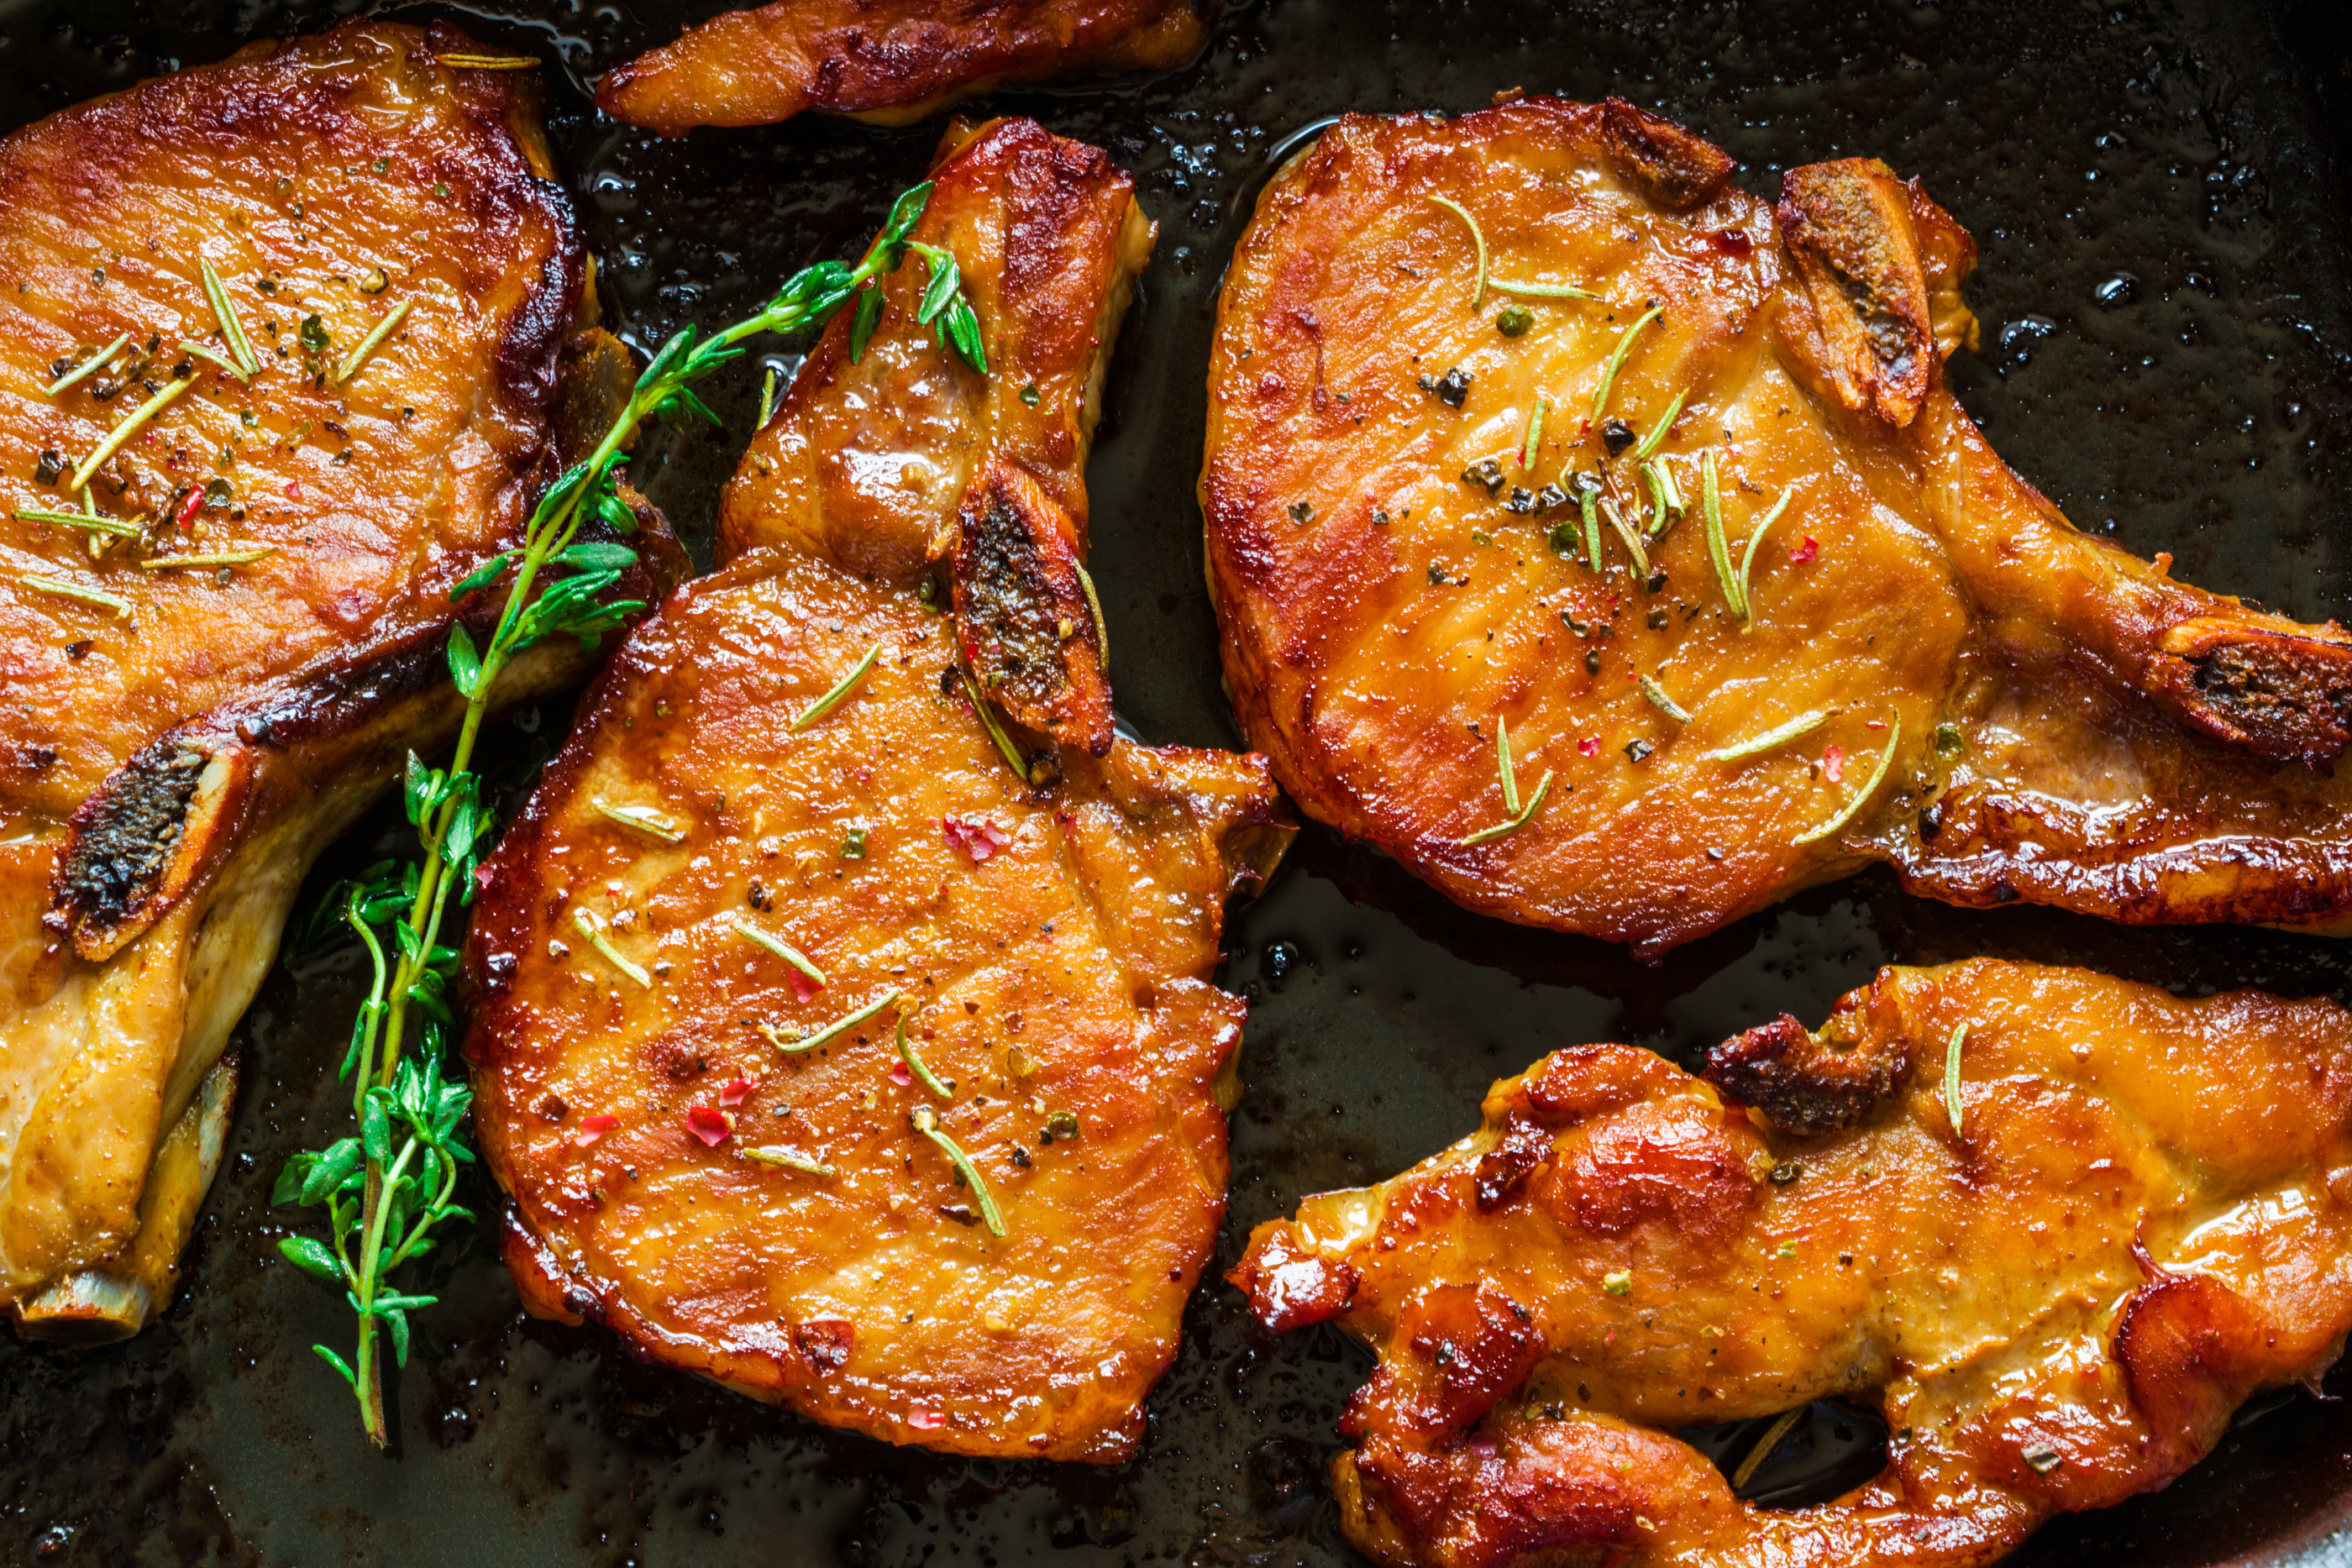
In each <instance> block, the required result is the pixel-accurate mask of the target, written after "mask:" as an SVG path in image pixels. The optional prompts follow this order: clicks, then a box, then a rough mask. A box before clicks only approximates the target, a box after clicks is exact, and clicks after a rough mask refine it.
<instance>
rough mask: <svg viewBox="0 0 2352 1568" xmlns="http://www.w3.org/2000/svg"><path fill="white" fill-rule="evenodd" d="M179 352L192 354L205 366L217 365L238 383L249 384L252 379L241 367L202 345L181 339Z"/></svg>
mask: <svg viewBox="0 0 2352 1568" xmlns="http://www.w3.org/2000/svg"><path fill="white" fill-rule="evenodd" d="M180 351H181V352H183V353H187V354H194V356H195V357H196V358H198V359H200V360H202V361H205V363H206V364H210V365H217V366H219V367H220V368H221V369H222V370H224V371H227V372H228V373H229V374H230V375H233V376H235V377H236V379H237V380H238V381H241V382H250V381H251V380H252V379H253V378H252V377H251V376H248V375H247V374H246V373H245V370H244V368H243V367H242V366H239V365H236V364H234V363H232V362H231V361H228V360H227V359H226V358H225V357H223V356H222V355H219V354H216V353H215V352H213V351H212V350H210V349H207V348H205V346H204V345H203V344H202V343H194V342H190V341H189V340H187V339H185V338H183V339H181V340H180Z"/></svg>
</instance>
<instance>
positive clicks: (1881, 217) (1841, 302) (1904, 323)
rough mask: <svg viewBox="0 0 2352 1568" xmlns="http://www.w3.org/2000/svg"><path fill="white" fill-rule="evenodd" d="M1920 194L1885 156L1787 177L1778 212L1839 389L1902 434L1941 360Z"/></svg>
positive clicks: (1841, 397)
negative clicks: (1918, 222)
mask: <svg viewBox="0 0 2352 1568" xmlns="http://www.w3.org/2000/svg"><path fill="white" fill-rule="evenodd" d="M1914 194H1915V193H1914V192H1913V191H1912V190H1911V188H1910V187H1909V186H1906V185H1905V184H1904V183H1902V182H1901V181H1899V180H1897V179H1896V178H1895V174H1894V172H1893V171H1892V170H1890V169H1888V168H1887V167H1886V165H1885V164H1884V163H1882V162H1879V161H1878V160H1876V159H1874V158H1848V159H1843V160H1841V161H1840V162H1834V163H1812V164H1808V165H1806V166H1805V167H1803V168H1801V169H1791V170H1790V171H1789V172H1787V173H1786V174H1784V175H1782V176H1781V178H1780V206H1779V209H1778V211H1777V214H1776V216H1777V218H1778V220H1779V223H1780V234H1781V237H1782V238H1783V239H1785V240H1786V241H1787V242H1788V246H1789V254H1790V257H1791V258H1792V259H1793V260H1794V261H1795V262H1796V265H1797V272H1798V275H1799V277H1801V278H1802V279H1803V281H1804V285H1805V292H1806V294H1807V295H1808V296H1809V297H1810V298H1811V301H1812V308H1813V316H1814V318H1815V320H1816V321H1817V323H1818V326H1819V329H1820V333H1821V343H1820V345H1819V352H1820V354H1821V356H1822V361H1823V363H1822V367H1821V368H1822V370H1823V371H1825V372H1826V374H1827V379H1828V381H1829V382H1830V383H1831V387H1830V390H1832V392H1834V394H1835V396H1836V398H1837V400H1838V402H1841V403H1843V405H1844V406H1845V407H1846V408H1847V409H1849V410H1851V411H1853V412H1854V413H1871V414H1874V415H1875V416H1876V417H1878V418H1880V419H1883V420H1885V422H1886V423H1889V424H1891V425H1893V426H1895V428H1896V429H1898V430H1899V429H1901V428H1903V427H1904V426H1906V425H1908V424H1909V423H1911V421H1912V420H1913V419H1915V418H1916V417H1917V416H1918V413H1919V408H1920V405H1921V404H1922V403H1923V402H1926V401H1927V383H1928V377H1929V371H1930V370H1931V368H1932V367H1933V365H1934V364H1935V363H1936V361H1937V333H1936V330H1935V321H1934V317H1933V314H1932V312H1931V310H1930V307H1929V299H1928V293H1927V267H1926V265H1925V262H1924V258H1923V257H1922V255H1921V252H1920V246H1919V236H1918V233H1917V230H1916V226H1915V225H1914V223H1913V216H1914V214H1913V211H1912V208H1913V197H1914ZM1930 205H1932V204H1930Z"/></svg>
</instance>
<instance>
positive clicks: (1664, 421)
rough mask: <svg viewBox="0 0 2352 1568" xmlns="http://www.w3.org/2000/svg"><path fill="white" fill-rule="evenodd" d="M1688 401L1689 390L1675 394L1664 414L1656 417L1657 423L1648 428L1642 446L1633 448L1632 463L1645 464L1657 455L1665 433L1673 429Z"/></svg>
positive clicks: (1685, 389) (1663, 442)
mask: <svg viewBox="0 0 2352 1568" xmlns="http://www.w3.org/2000/svg"><path fill="white" fill-rule="evenodd" d="M1688 401H1690V388H1688V387H1685V388H1683V390H1682V391H1680V392H1676V393H1675V401H1674V402H1670V403H1668V404H1666V412H1665V413H1662V414H1660V415H1658V423H1655V424H1654V425H1652V426H1651V427H1650V434H1647V435H1645V436H1643V437H1642V444H1641V445H1639V446H1636V447H1635V448H1633V462H1634V463H1635V465H1641V464H1644V463H1647V462H1648V461H1649V460H1650V459H1651V458H1652V457H1654V456H1655V455H1657V451H1658V448H1659V447H1661V446H1663V445H1664V444H1665V441H1666V433H1667V432H1668V431H1670V430H1672V429H1674V427H1675V421H1676V420H1678V419H1680V418H1681V417H1682V416H1683V404H1684V403H1685V402H1688Z"/></svg>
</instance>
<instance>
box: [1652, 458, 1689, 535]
mask: <svg viewBox="0 0 2352 1568" xmlns="http://www.w3.org/2000/svg"><path fill="white" fill-rule="evenodd" d="M1642 477H1643V479H1645V480H1647V481H1648V482H1649V486H1650V496H1651V498H1652V500H1653V502H1654V507H1655V510H1654V515H1653V516H1652V517H1651V518H1650V537H1651V538H1657V537H1658V536H1659V535H1661V534H1663V533H1664V532H1665V531H1666V528H1667V526H1668V525H1669V524H1671V523H1672V522H1673V521H1674V520H1675V518H1677V517H1681V516H1682V515H1683V513H1684V512H1685V510H1686V509H1687V508H1686V507H1685V504H1684V502H1683V491H1682V486H1679V485H1677V484H1675V471H1674V469H1673V467H1672V466H1671V465H1668V463H1667V462H1666V460H1665V459H1664V458H1663V457H1653V458H1651V459H1650V460H1649V461H1648V462H1646V463H1644V464H1643V465H1642Z"/></svg>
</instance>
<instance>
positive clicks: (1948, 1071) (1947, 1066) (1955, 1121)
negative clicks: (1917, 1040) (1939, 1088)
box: [1944, 1024, 1969, 1138]
mask: <svg viewBox="0 0 2352 1568" xmlns="http://www.w3.org/2000/svg"><path fill="white" fill-rule="evenodd" d="M1968 1038H1969V1026H1968V1025H1966V1024H1959V1025H1957V1026H1955V1027H1954V1029H1953V1030H1952V1043H1951V1044H1949V1045H1948V1046H1946V1047H1945V1048H1944V1111H1945V1113H1947V1114H1948V1115H1949V1116H1950V1117H1951V1118H1952V1136H1954V1137H1956V1138H1957V1137H1958V1136H1959V1135H1960V1110H1961V1107H1960V1044H1961V1042H1962V1041H1964V1040H1967V1039H1968Z"/></svg>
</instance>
